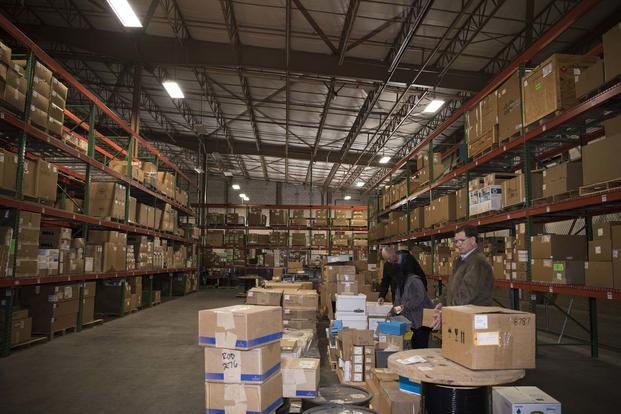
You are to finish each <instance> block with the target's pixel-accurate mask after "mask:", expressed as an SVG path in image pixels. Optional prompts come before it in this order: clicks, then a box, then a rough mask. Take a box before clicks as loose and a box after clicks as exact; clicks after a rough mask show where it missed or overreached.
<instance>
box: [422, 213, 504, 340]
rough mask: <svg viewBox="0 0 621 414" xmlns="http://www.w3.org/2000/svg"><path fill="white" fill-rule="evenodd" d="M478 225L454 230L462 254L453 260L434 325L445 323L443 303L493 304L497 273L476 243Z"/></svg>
mask: <svg viewBox="0 0 621 414" xmlns="http://www.w3.org/2000/svg"><path fill="white" fill-rule="evenodd" d="M477 237H478V232H477V229H476V227H474V226H469V225H465V226H462V227H460V228H459V229H457V230H456V231H455V238H454V242H455V245H456V246H457V248H458V249H459V258H458V259H456V260H455V262H454V263H453V274H452V275H451V277H450V279H449V282H448V287H447V292H446V296H445V297H442V298H441V299H440V303H438V304H437V306H436V312H435V314H434V326H433V327H434V329H438V328H439V327H440V326H441V325H442V312H441V309H442V306H443V305H446V306H460V305H479V306H492V305H493V301H492V289H493V287H494V274H493V271H492V266H491V265H490V264H489V262H488V261H487V258H486V257H485V256H484V255H483V253H481V251H480V250H479V248H478V245H477Z"/></svg>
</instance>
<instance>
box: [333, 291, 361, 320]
mask: <svg viewBox="0 0 621 414" xmlns="http://www.w3.org/2000/svg"><path fill="white" fill-rule="evenodd" d="M336 311H337V312H360V313H364V314H365V315H366V313H367V296H366V295H363V294H362V293H360V294H358V295H336ZM337 319H338V318H337Z"/></svg>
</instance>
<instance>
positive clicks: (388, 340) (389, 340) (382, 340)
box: [377, 333, 403, 351]
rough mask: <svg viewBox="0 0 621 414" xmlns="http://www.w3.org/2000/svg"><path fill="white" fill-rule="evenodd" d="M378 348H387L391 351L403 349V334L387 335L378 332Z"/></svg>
mask: <svg viewBox="0 0 621 414" xmlns="http://www.w3.org/2000/svg"><path fill="white" fill-rule="evenodd" d="M377 338H378V340H379V343H378V344H377V347H378V348H379V349H387V348H389V349H390V350H391V351H403V335H388V334H383V333H380V334H378V335H377Z"/></svg>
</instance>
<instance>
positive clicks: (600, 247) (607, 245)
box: [589, 239, 612, 262]
mask: <svg viewBox="0 0 621 414" xmlns="http://www.w3.org/2000/svg"><path fill="white" fill-rule="evenodd" d="M589 260H590V261H597V262H609V261H611V260H612V240H607V239H597V240H591V241H589Z"/></svg>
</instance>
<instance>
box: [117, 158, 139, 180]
mask: <svg viewBox="0 0 621 414" xmlns="http://www.w3.org/2000/svg"><path fill="white" fill-rule="evenodd" d="M108 166H109V167H110V168H112V169H113V170H114V171H116V172H118V173H120V174H123V175H124V176H126V177H128V178H131V179H132V180H136V181H138V182H139V183H144V171H143V169H142V167H141V166H142V163H141V162H140V161H139V160H134V161H131V175H130V173H129V167H130V163H129V162H128V161H127V160H111V161H110V164H109V165H108Z"/></svg>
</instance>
